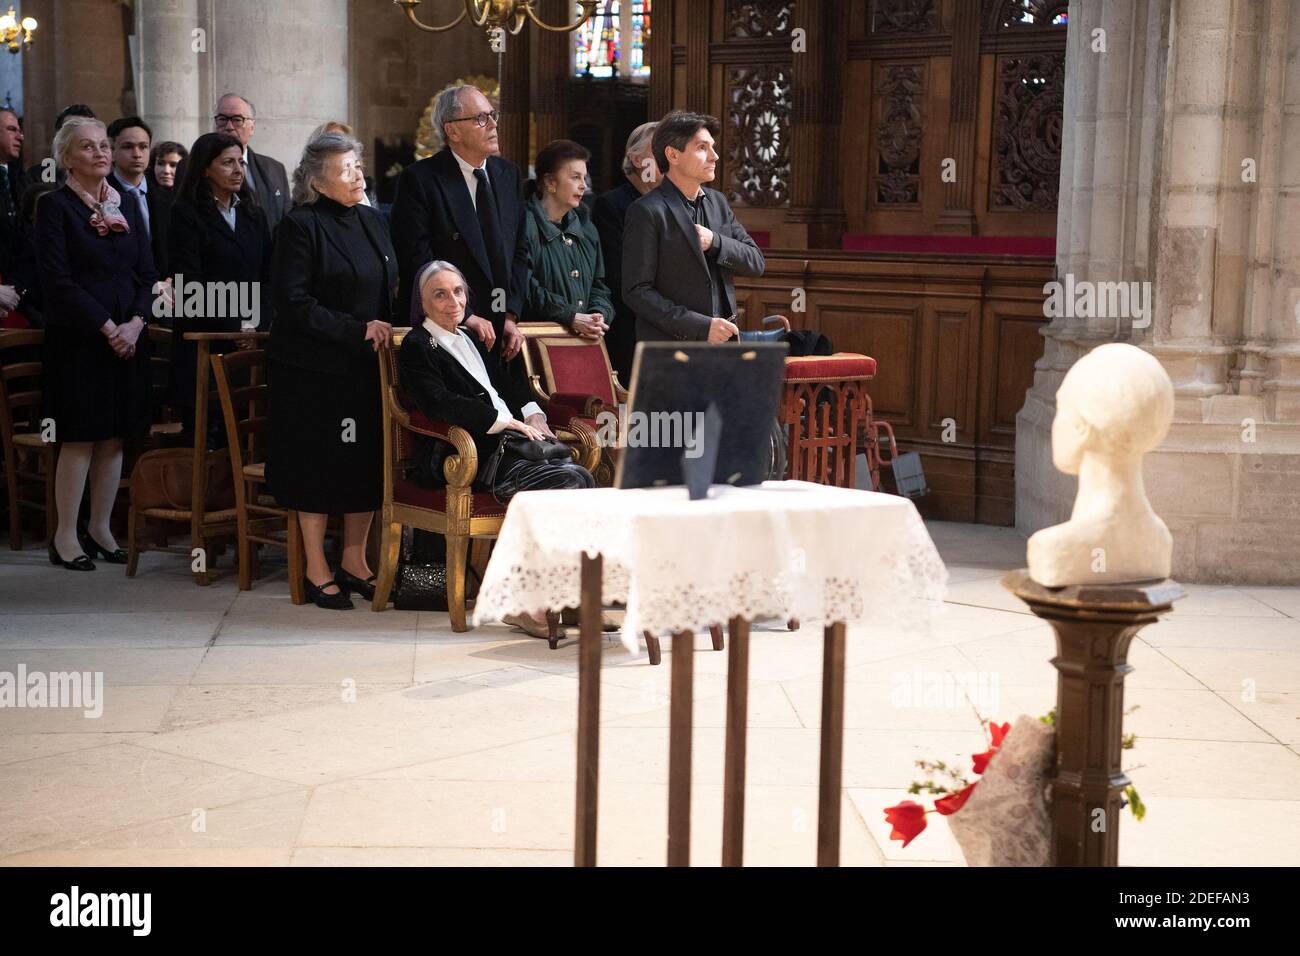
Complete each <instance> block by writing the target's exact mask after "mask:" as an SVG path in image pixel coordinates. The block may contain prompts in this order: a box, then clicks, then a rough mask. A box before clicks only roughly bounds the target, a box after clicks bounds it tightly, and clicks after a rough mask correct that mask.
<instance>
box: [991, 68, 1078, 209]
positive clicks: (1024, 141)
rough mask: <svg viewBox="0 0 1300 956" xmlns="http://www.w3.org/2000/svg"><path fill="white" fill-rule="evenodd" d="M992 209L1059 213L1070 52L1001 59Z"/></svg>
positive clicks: (994, 149) (996, 105)
mask: <svg viewBox="0 0 1300 956" xmlns="http://www.w3.org/2000/svg"><path fill="white" fill-rule="evenodd" d="M995 96H996V102H995V104H994V119H993V156H992V164H993V165H992V170H991V173H990V177H989V208H990V209H1012V210H1021V211H1025V212H1051V211H1053V210H1055V209H1056V199H1057V193H1058V192H1059V190H1060V178H1061V126H1062V113H1063V110H1064V106H1065V53H1064V52H1060V53H1028V54H1014V55H1001V56H999V57H998V58H997V83H996V87H995Z"/></svg>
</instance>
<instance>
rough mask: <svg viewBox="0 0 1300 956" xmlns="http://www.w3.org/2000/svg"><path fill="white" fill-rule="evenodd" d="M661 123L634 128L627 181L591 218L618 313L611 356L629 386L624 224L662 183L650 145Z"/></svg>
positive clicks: (608, 336) (608, 342) (630, 333)
mask: <svg viewBox="0 0 1300 956" xmlns="http://www.w3.org/2000/svg"><path fill="white" fill-rule="evenodd" d="M658 128H659V124H658V123H642V124H641V125H640V126H638V127H637V128H636V129H634V130H632V133H631V135H629V136H628V138H627V149H626V150H625V151H624V153H623V176H624V180H623V182H621V183H619V184H618V185H617V186H615V187H614V188H613V189H611V190H610V191H609V192H607V193H601V194H600V197H599V198H598V199H597V200H596V205H595V208H594V209H593V210H592V214H591V221H592V222H593V223H595V225H596V231H597V232H599V233H600V250H601V253H602V254H603V256H604V259H605V284H606V285H608V286H609V290H610V298H611V299H613V301H614V316H613V319H612V321H611V322H610V323H609V331H608V332H607V333H605V348H606V349H608V350H609V360H610V362H611V364H613V366H614V370H615V371H617V372H618V377H619V379H620V380H622V382H623V384H624V385H625V386H626V385H628V384H629V383H630V382H631V381H632V356H633V354H634V353H635V352H636V313H635V312H633V311H632V310H631V308H629V307H628V304H627V303H626V302H624V301H623V226H624V221H625V220H626V218H627V210H628V207H629V206H631V205H632V203H634V202H636V201H637V200H638V199H640V198H641V197H642V196H644V195H645V194H646V193H648V192H650V190H652V189H654V188H655V187H656V186H658V185H659V182H660V180H661V179H662V178H663V175H662V174H661V173H660V172H659V166H658V165H657V164H656V163H655V159H654V154H653V152H652V151H651V149H650V141H651V137H653V136H654V131H655V130H656V129H658Z"/></svg>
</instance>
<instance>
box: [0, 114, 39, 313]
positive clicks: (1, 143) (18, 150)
mask: <svg viewBox="0 0 1300 956" xmlns="http://www.w3.org/2000/svg"><path fill="white" fill-rule="evenodd" d="M22 152H23V129H22V125H21V124H20V123H19V121H18V116H17V114H16V113H14V111H13V110H0V321H2V320H3V319H5V318H6V317H7V316H8V314H9V313H10V312H11V311H14V310H16V309H18V308H19V305H20V302H21V301H22V298H23V296H24V295H26V294H27V292H28V290H29V289H31V288H32V287H34V286H35V284H36V277H35V274H34V272H33V271H32V265H33V263H32V262H31V257H30V256H29V255H27V254H26V253H27V249H26V246H27V243H28V236H27V230H26V229H25V228H24V226H23V221H22V216H20V215H19V208H20V207H19V203H20V201H21V199H22V194H23V190H24V189H25V188H26V186H27V176H26V174H24V173H23V168H22V165H21V164H20V163H19V158H20V157H21V156H22Z"/></svg>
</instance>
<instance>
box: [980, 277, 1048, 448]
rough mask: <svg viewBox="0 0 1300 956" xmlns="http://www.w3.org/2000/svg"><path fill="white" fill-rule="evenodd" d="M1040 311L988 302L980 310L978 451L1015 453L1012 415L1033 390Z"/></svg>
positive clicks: (1038, 353)
mask: <svg viewBox="0 0 1300 956" xmlns="http://www.w3.org/2000/svg"><path fill="white" fill-rule="evenodd" d="M1046 322H1047V319H1046V318H1044V316H1043V314H1042V310H1041V308H1035V306H1034V305H1033V304H1030V303H1022V302H999V301H990V302H988V303H986V305H985V308H984V318H983V323H982V324H983V331H982V335H981V342H980V352H981V353H982V356H981V364H982V365H983V367H984V372H983V374H982V376H981V378H982V382H981V386H982V393H983V396H982V398H981V401H980V404H981V421H980V423H979V438H978V441H979V443H980V444H982V445H987V446H996V447H1002V448H1014V447H1015V443H1016V415H1017V414H1018V413H1019V411H1020V409H1021V408H1023V407H1024V404H1025V393H1026V392H1027V391H1028V390H1029V387H1030V386H1031V385H1033V384H1034V363H1035V362H1037V361H1038V359H1039V358H1040V357H1041V356H1042V354H1043V337H1042V335H1040V334H1039V329H1040V328H1042V326H1043V325H1044V324H1045V323H1046Z"/></svg>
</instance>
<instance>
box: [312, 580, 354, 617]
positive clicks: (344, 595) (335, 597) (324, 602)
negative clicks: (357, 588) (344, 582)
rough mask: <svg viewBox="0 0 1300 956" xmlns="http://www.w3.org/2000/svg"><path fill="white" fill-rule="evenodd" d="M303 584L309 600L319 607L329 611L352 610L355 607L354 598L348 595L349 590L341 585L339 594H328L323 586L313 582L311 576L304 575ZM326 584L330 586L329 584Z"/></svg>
mask: <svg viewBox="0 0 1300 956" xmlns="http://www.w3.org/2000/svg"><path fill="white" fill-rule="evenodd" d="M336 583H337V582H336ZM302 584H303V588H304V589H305V590H306V592H307V600H308V601H311V602H312V603H313V604H315V605H316V606H317V607H323V608H325V610H327V611H351V610H352V609H353V605H352V599H351V598H350V597H348V592H347V590H346V589H345V588H343V587H341V586H340V587H339V593H338V594H326V593H325V592H324V591H323V590H322V589H321V588H318V587H317V586H316V585H314V584H312V583H311V580H310V579H309V578H306V577H304V578H303V579H302ZM324 586H325V587H329V584H326V585H324Z"/></svg>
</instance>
